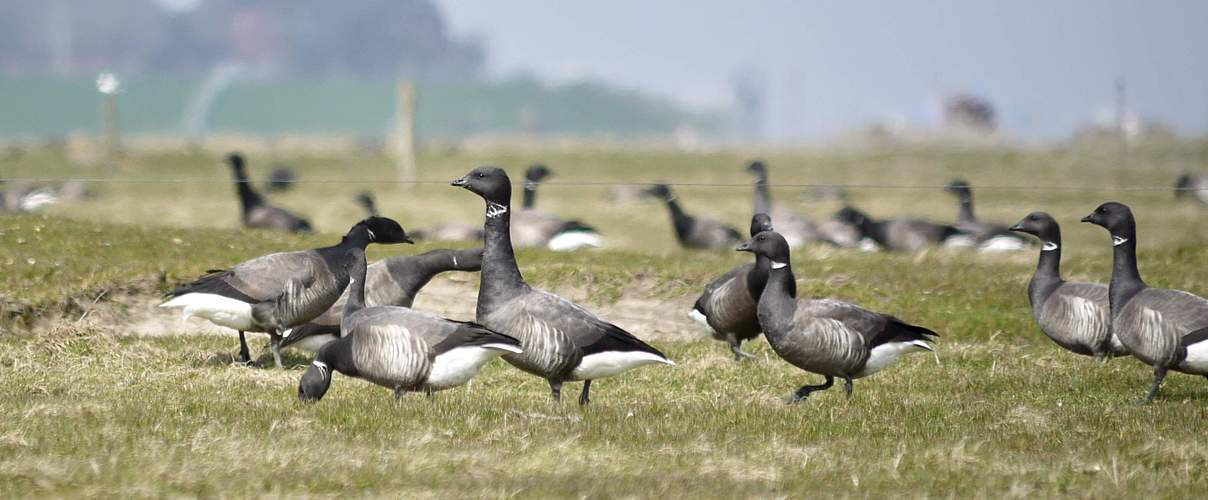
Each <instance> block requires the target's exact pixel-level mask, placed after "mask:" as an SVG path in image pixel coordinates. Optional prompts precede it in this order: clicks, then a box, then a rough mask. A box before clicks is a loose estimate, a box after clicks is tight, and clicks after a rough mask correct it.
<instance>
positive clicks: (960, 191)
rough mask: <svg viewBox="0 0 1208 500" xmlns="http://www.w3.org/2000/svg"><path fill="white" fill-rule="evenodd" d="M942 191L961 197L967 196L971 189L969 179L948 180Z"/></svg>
mask: <svg viewBox="0 0 1208 500" xmlns="http://www.w3.org/2000/svg"><path fill="white" fill-rule="evenodd" d="M944 191H945V192H948V193H951V194H954V195H956V196H958V197H961V198H964V197H966V196H969V195H970V194H971V193H972V189H971V188H970V187H969V181H966V180H964V179H953V180H952V182H949V183H948V185H947V186H944Z"/></svg>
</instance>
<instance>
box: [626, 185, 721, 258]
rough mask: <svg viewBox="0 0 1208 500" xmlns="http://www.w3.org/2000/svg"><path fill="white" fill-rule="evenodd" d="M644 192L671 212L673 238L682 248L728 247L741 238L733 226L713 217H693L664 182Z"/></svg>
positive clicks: (707, 248)
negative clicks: (673, 229) (658, 200)
mask: <svg viewBox="0 0 1208 500" xmlns="http://www.w3.org/2000/svg"><path fill="white" fill-rule="evenodd" d="M645 193H646V195H647V196H653V197H656V198H658V199H660V200H663V202H665V203H666V204H667V210H668V211H670V212H671V224H672V226H673V227H674V228H675V239H676V240H677V241H679V244H680V246H682V247H684V248H689V249H704V250H717V249H721V248H728V247H730V246H732V245H734V244H735V243H737V242H739V241H741V240H742V234H741V233H739V232H738V230H737V229H734V228H733V227H730V226H727V225H725V224H723V223H721V222H718V221H715V220H713V219H706V218H703V217H693V216H691V215H688V214H687V213H685V212H684V209H682V208H680V206H679V202H677V201H675V195H673V194H671V188H670V187H669V186H667V185H666V184H655V185H654V186H651V187H650V189H647V190H646V191H645Z"/></svg>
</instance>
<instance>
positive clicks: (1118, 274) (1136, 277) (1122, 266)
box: [1108, 231, 1146, 318]
mask: <svg viewBox="0 0 1208 500" xmlns="http://www.w3.org/2000/svg"><path fill="white" fill-rule="evenodd" d="M1122 236H1124V235H1122ZM1112 237H1113V238H1116V235H1115V234H1113V235H1112ZM1126 237H1128V241H1125V242H1123V243H1121V244H1119V245H1116V246H1115V247H1113V250H1112V281H1111V283H1110V284H1109V285H1108V295H1109V296H1110V297H1109V298H1110V299H1111V314H1112V317H1113V318H1115V317H1116V313H1118V312H1119V311H1120V309H1122V308H1123V307H1124V304H1127V303H1128V301H1129V300H1130V299H1132V298H1133V296H1134V295H1136V294H1137V292H1140V291H1141V290H1144V289H1145V287H1146V285H1145V282H1144V281H1143V280H1141V272H1140V271H1138V270H1137V238H1136V234H1135V231H1133V232H1131V233H1130V234H1127V235H1126Z"/></svg>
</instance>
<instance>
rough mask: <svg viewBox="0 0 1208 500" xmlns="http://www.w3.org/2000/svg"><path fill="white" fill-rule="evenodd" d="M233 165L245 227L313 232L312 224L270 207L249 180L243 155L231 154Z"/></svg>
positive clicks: (280, 209) (282, 210)
mask: <svg viewBox="0 0 1208 500" xmlns="http://www.w3.org/2000/svg"><path fill="white" fill-rule="evenodd" d="M227 163H229V164H230V165H231V173H232V174H234V176H235V190H236V192H237V193H238V194H239V204H240V207H242V210H243V212H242V218H243V226H244V227H248V228H254V229H276V230H278V231H288V232H291V233H309V232H311V227H310V222H307V221H306V219H303V218H301V217H298V216H297V215H294V214H292V213H290V212H289V211H287V210H285V209H284V208H280V207H275V206H273V205H269V204H268V202H266V201H264V197H263V196H260V193H257V192H256V190H255V189H253V188H252V181H250V180H248V177H247V170H246V169H245V167H244V162H243V155H241V154H239V153H231V154H230V155H228V156H227Z"/></svg>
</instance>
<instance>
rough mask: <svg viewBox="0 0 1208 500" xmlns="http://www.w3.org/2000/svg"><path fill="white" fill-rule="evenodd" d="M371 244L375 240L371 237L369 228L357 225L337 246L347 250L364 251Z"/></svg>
mask: <svg viewBox="0 0 1208 500" xmlns="http://www.w3.org/2000/svg"><path fill="white" fill-rule="evenodd" d="M371 242H373V239H372V238H371V237H370V236H369V228H368V227H365V226H364V225H356V226H353V228H352V229H350V230H349V231H348V234H345V235H344V238H343V239H341V240H340V244H339V245H337V246H338V247H340V248H343V249H345V250H348V249H353V248H360V249H361V250H364V249H365V247H368V246H369V243H371Z"/></svg>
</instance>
